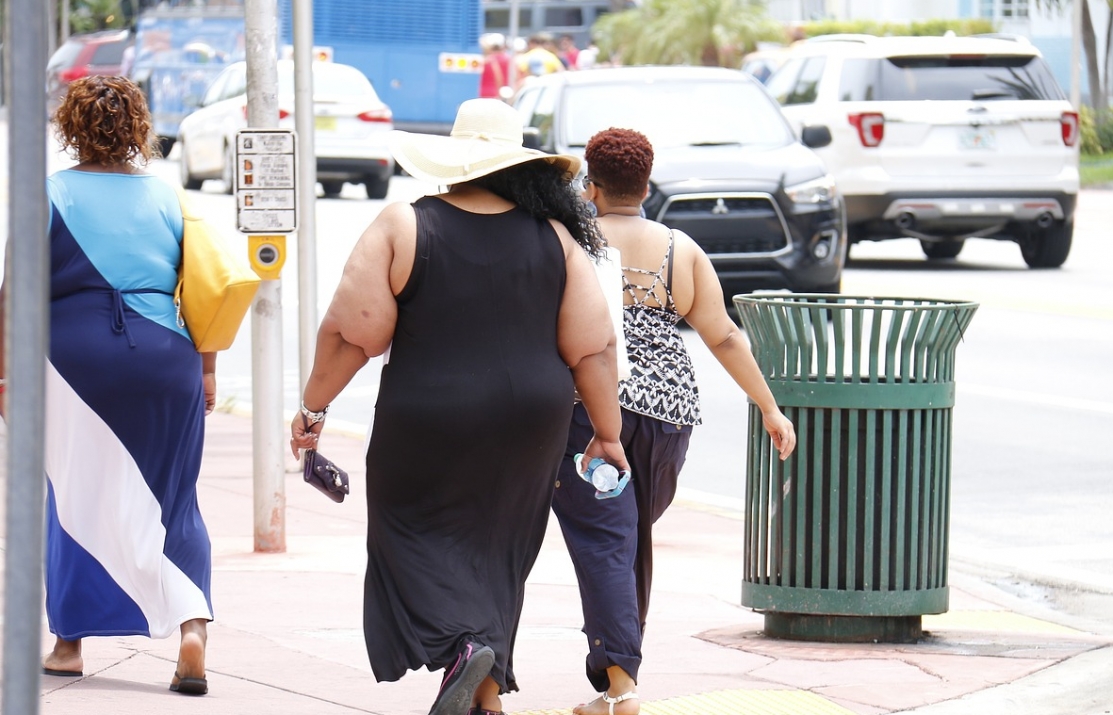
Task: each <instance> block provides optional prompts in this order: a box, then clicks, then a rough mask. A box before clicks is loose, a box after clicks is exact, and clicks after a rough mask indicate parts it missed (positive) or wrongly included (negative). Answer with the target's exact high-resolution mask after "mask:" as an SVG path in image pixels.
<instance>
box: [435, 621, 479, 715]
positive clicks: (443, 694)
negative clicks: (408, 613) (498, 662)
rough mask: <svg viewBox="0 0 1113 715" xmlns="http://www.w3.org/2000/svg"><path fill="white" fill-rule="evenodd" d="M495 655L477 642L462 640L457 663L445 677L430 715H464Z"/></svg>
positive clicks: (449, 669) (453, 664) (455, 662)
mask: <svg viewBox="0 0 1113 715" xmlns="http://www.w3.org/2000/svg"><path fill="white" fill-rule="evenodd" d="M494 664H495V652H494V651H493V650H491V649H490V648H488V647H487V646H485V645H483V644H482V643H479V642H477V641H474V640H471V639H468V638H465V639H464V640H463V642H462V646H461V648H460V652H459V653H457V654H456V660H455V661H454V662H453V663H452V665H450V666H449V667H448V668H447V669H446V670H445V673H444V680H442V681H441V689H440V692H438V693H437V699H436V700H434V701H433V709H432V710H430V711H429V715H467V714H468V711H469V710H471V707H472V705H471V702H472V698H473V697H474V696H475V689H476V688H478V687H479V684H480V683H482V682H483V679H484V678H486V677H487V676H488V675H490V673H491V667H492V666H493V665H494Z"/></svg>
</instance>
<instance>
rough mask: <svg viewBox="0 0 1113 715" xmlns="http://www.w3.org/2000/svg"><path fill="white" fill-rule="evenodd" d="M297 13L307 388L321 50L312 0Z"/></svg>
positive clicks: (313, 323) (302, 354)
mask: <svg viewBox="0 0 1113 715" xmlns="http://www.w3.org/2000/svg"><path fill="white" fill-rule="evenodd" d="M293 15H294V127H295V128H296V129H297V131H298V134H299V135H300V136H301V137H302V142H301V145H300V146H299V147H298V150H299V152H300V153H299V157H300V172H299V174H298V184H299V186H300V188H299V189H298V200H299V202H300V203H301V206H302V215H301V216H300V219H301V220H300V223H299V226H298V387H300V388H301V389H302V391H304V390H305V383H306V382H307V381H308V380H309V372H310V371H311V370H312V368H313V353H314V350H315V348H316V345H317V205H316V203H317V159H316V151H315V150H314V144H313V131H314V123H315V121H316V117H315V114H314V111H313V59H314V55H315V54H317V53H316V52H315V51H314V48H313V0H294V2H293ZM322 54H323V52H322ZM329 54H330V55H331V51H329ZM329 59H331V56H330V58H329Z"/></svg>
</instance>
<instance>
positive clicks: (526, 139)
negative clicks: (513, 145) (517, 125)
mask: <svg viewBox="0 0 1113 715" xmlns="http://www.w3.org/2000/svg"><path fill="white" fill-rule="evenodd" d="M522 146H524V147H525V148H526V149H535V150H537V151H540V150H541V130H540V129H538V128H537V127H524V128H523V129H522Z"/></svg>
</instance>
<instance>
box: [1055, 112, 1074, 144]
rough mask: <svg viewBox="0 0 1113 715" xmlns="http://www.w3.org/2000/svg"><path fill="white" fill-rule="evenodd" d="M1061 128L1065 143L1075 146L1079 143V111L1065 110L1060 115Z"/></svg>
mask: <svg viewBox="0 0 1113 715" xmlns="http://www.w3.org/2000/svg"><path fill="white" fill-rule="evenodd" d="M1059 129H1060V130H1062V132H1063V143H1064V144H1066V145H1067V146H1074V145H1075V144H1077V143H1078V112H1063V114H1062V116H1061V117H1059Z"/></svg>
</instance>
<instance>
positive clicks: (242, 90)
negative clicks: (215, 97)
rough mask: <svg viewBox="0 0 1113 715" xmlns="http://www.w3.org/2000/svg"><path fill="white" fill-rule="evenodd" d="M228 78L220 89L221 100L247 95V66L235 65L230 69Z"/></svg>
mask: <svg viewBox="0 0 1113 715" xmlns="http://www.w3.org/2000/svg"><path fill="white" fill-rule="evenodd" d="M227 74H228V77H227V78H226V79H225V81H224V86H222V87H221V88H220V95H219V96H220V99H231V98H232V97H238V96H240V95H241V94H247V65H241V64H237V65H233V66H232V67H230V68H228V72H227Z"/></svg>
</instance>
